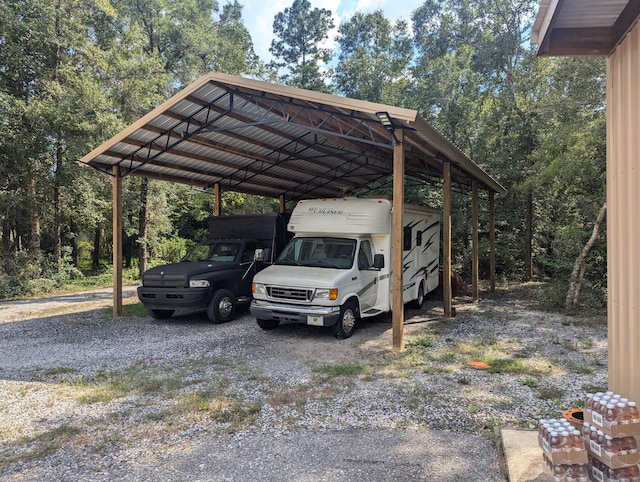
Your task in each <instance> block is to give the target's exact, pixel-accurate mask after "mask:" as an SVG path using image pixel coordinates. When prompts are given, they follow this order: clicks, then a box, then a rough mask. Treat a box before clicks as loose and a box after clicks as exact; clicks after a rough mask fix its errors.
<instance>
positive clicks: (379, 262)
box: [373, 254, 384, 269]
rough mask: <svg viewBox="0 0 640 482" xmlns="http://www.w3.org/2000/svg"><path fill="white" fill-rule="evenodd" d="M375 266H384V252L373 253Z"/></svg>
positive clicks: (378, 267)
mask: <svg viewBox="0 0 640 482" xmlns="http://www.w3.org/2000/svg"><path fill="white" fill-rule="evenodd" d="M373 267H374V268H377V269H382V268H384V254H374V255H373Z"/></svg>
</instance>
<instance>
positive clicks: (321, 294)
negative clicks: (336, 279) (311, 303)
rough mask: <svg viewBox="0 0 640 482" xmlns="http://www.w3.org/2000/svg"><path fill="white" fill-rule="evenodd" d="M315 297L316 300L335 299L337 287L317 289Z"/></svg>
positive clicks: (336, 297)
mask: <svg viewBox="0 0 640 482" xmlns="http://www.w3.org/2000/svg"><path fill="white" fill-rule="evenodd" d="M315 299H317V300H331V301H333V300H337V299H338V288H330V289H328V290H325V289H317V290H316V296H315Z"/></svg>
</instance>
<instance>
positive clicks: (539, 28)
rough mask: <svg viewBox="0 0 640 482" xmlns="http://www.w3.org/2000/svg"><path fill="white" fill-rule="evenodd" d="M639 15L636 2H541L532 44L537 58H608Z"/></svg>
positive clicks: (601, 0)
mask: <svg viewBox="0 0 640 482" xmlns="http://www.w3.org/2000/svg"><path fill="white" fill-rule="evenodd" d="M639 13H640V1H639V0H605V1H603V0H542V1H541V2H540V10H539V11H538V15H537V16H536V19H535V22H534V25H533V29H532V32H531V42H532V43H533V44H534V45H538V54H539V55H608V54H609V53H610V52H611V51H612V50H613V48H614V47H615V46H616V45H617V44H618V43H619V42H620V39H621V38H622V37H623V36H624V34H625V33H626V32H627V31H628V30H629V29H630V27H631V26H632V25H633V24H634V22H635V21H637V18H638V14H639Z"/></svg>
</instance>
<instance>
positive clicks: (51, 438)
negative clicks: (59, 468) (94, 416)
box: [0, 424, 83, 469]
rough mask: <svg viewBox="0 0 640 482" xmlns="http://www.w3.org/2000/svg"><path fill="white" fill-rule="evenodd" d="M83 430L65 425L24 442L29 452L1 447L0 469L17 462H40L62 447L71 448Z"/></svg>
mask: <svg viewBox="0 0 640 482" xmlns="http://www.w3.org/2000/svg"><path fill="white" fill-rule="evenodd" d="M82 433H83V430H82V428H81V427H77V426H75V425H73V424H63V425H60V426H59V427H55V428H53V429H51V430H49V431H47V432H44V433H42V434H40V435H37V436H35V437H31V438H29V439H27V440H24V441H23V443H24V445H25V446H27V447H29V449H28V450H27V451H20V452H15V451H14V450H13V449H11V448H7V449H5V448H2V447H0V469H2V468H4V467H7V466H9V465H10V464H13V463H16V462H23V463H24V462H27V461H31V460H39V459H42V458H44V457H46V456H48V455H51V454H53V453H55V452H56V451H57V450H59V449H60V447H63V446H70V445H72V444H73V442H74V441H75V440H76V439H77V438H78V437H79V436H80V435H82Z"/></svg>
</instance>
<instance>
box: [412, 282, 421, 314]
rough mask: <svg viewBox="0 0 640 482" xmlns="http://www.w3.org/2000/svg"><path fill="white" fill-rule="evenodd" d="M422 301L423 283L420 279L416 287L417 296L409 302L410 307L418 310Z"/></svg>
mask: <svg viewBox="0 0 640 482" xmlns="http://www.w3.org/2000/svg"><path fill="white" fill-rule="evenodd" d="M423 303H424V283H423V282H422V281H421V282H420V286H419V287H418V297H417V298H416V299H415V300H413V301H412V302H411V303H410V306H411V308H413V309H414V310H419V309H420V308H422V304H423Z"/></svg>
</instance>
